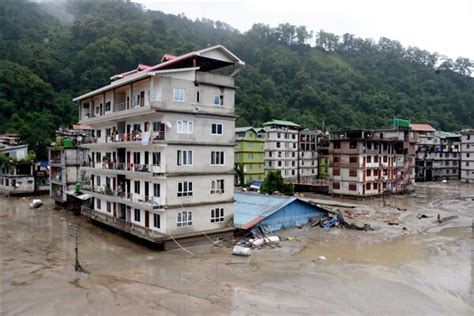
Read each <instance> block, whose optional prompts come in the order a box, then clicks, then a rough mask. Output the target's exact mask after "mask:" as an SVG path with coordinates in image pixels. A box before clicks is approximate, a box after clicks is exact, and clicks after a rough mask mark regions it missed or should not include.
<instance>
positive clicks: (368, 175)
mask: <svg viewBox="0 0 474 316" xmlns="http://www.w3.org/2000/svg"><path fill="white" fill-rule="evenodd" d="M371 176H372V170H370V169H369V170H367V177H371Z"/></svg>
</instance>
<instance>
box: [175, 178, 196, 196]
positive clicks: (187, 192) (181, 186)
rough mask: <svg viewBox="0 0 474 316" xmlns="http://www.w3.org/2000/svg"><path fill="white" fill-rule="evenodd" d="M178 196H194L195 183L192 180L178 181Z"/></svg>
mask: <svg viewBox="0 0 474 316" xmlns="http://www.w3.org/2000/svg"><path fill="white" fill-rule="evenodd" d="M178 196H193V183H192V182H190V181H183V182H178Z"/></svg>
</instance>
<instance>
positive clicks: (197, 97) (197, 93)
mask: <svg viewBox="0 0 474 316" xmlns="http://www.w3.org/2000/svg"><path fill="white" fill-rule="evenodd" d="M196 102H197V103H201V94H200V93H199V91H197V92H196Z"/></svg>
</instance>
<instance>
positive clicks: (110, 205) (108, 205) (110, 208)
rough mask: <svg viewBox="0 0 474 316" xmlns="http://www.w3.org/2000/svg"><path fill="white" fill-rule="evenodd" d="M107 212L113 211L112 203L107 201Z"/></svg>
mask: <svg viewBox="0 0 474 316" xmlns="http://www.w3.org/2000/svg"><path fill="white" fill-rule="evenodd" d="M107 213H112V203H110V202H107Z"/></svg>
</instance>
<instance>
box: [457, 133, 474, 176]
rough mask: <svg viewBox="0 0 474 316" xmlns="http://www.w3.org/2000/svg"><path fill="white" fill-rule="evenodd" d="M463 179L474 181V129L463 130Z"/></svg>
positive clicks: (461, 172)
mask: <svg viewBox="0 0 474 316" xmlns="http://www.w3.org/2000/svg"><path fill="white" fill-rule="evenodd" d="M460 164H461V168H460V175H461V181H462V182H466V183H474V129H467V130H463V131H461V161H460Z"/></svg>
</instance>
